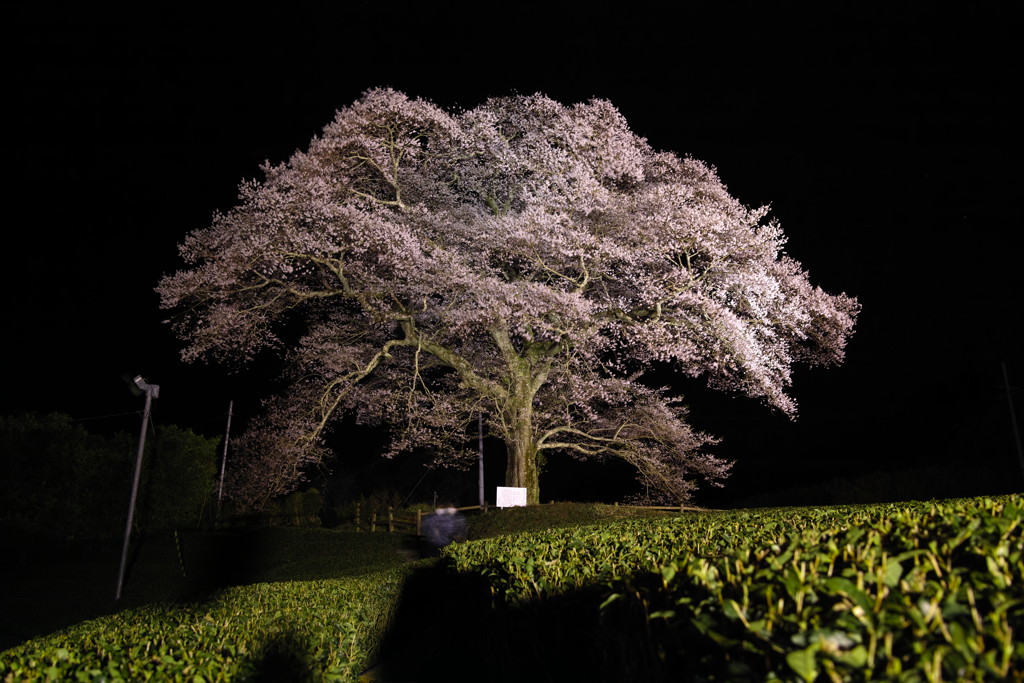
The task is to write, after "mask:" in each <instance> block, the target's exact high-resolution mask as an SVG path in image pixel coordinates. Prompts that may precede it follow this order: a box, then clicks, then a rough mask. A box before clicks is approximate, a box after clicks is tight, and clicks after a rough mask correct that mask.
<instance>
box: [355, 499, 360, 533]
mask: <svg viewBox="0 0 1024 683" xmlns="http://www.w3.org/2000/svg"><path fill="white" fill-rule="evenodd" d="M356 531H360V529H359V503H356Z"/></svg>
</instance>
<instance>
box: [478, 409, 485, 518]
mask: <svg viewBox="0 0 1024 683" xmlns="http://www.w3.org/2000/svg"><path fill="white" fill-rule="evenodd" d="M477 420H478V422H477V424H478V426H479V428H480V505H483V504H484V414H483V413H480V415H479V416H478V418H477Z"/></svg>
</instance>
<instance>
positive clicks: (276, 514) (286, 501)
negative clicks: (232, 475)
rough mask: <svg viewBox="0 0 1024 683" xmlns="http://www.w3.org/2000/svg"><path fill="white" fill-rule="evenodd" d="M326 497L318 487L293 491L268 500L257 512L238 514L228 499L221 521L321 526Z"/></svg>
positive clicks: (248, 523) (253, 524) (257, 524)
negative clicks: (321, 515) (321, 512)
mask: <svg viewBox="0 0 1024 683" xmlns="http://www.w3.org/2000/svg"><path fill="white" fill-rule="evenodd" d="M323 507H324V499H323V496H322V495H320V491H318V490H317V489H310V490H309V491H306V492H302V491H292V492H291V493H289V494H288V495H286V496H283V497H281V498H278V499H275V500H269V501H267V503H266V505H264V506H263V509H262V510H260V511H259V512H257V513H255V514H245V515H241V514H237V513H236V511H235V506H234V505H233V504H232V503H231V501H227V502H226V503H225V504H224V506H223V508H222V510H221V522H222V523H223V524H225V525H228V526H232V525H233V526H238V525H247V526H320V522H321V520H320V511H321V510H323Z"/></svg>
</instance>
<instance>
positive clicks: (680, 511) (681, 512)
mask: <svg viewBox="0 0 1024 683" xmlns="http://www.w3.org/2000/svg"><path fill="white" fill-rule="evenodd" d="M679 514H683V504H682V503H680V504H679Z"/></svg>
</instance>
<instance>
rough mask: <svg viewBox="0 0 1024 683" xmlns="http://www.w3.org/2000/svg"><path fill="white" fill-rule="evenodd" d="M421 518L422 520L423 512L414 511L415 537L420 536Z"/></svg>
mask: <svg viewBox="0 0 1024 683" xmlns="http://www.w3.org/2000/svg"><path fill="white" fill-rule="evenodd" d="M422 518H423V511H422V510H417V511H416V535H417V536H419V535H420V520H421V519H422Z"/></svg>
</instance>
